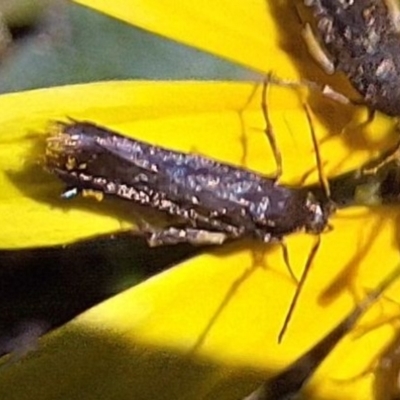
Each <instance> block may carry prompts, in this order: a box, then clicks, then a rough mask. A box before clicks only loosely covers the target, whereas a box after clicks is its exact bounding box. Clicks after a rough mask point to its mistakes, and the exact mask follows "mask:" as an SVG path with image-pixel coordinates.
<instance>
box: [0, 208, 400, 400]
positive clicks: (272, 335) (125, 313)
mask: <svg viewBox="0 0 400 400" xmlns="http://www.w3.org/2000/svg"><path fill="white" fill-rule="evenodd" d="M346 217H347V215H341V216H340V218H339V216H338V218H337V219H335V221H334V222H335V227H336V228H337V229H336V230H334V231H332V232H330V233H329V234H327V235H325V236H324V237H323V242H322V248H321V251H320V252H319V253H318V257H317V262H316V264H315V265H314V267H313V269H312V273H311V274H310V279H309V280H308V281H307V284H306V289H305V292H304V294H303V295H302V297H301V301H300V303H299V305H298V308H297V310H296V313H295V316H294V319H293V321H292V323H291V325H290V329H289V331H288V334H287V336H286V337H285V339H284V342H283V344H281V345H278V344H277V342H276V340H277V333H278V331H279V329H280V326H281V323H282V320H283V318H284V316H285V313H286V311H287V306H288V302H289V301H290V298H291V296H292V294H293V291H294V289H295V284H294V283H293V282H292V281H291V280H290V279H289V278H288V273H287V271H286V269H285V266H284V263H283V261H282V255H281V251H280V248H279V247H277V246H270V245H265V246H263V247H264V250H265V251H266V253H265V258H264V259H263V265H260V264H258V265H257V264H256V263H255V259H256V258H254V253H252V252H251V251H250V250H248V244H243V246H241V247H238V246H237V245H235V246H228V247H227V248H225V249H220V250H219V251H217V252H214V253H213V254H206V255H202V256H200V257H198V258H196V259H194V260H191V261H190V262H188V263H185V264H183V265H180V266H179V267H177V268H174V269H172V270H170V271H168V272H166V273H163V274H161V275H158V276H157V277H155V278H153V279H151V280H149V281H147V282H146V283H144V284H142V285H140V286H138V287H136V288H134V289H131V290H128V291H126V292H125V293H122V294H121V295H118V296H116V297H115V298H113V299H111V300H109V301H107V302H104V303H103V304H101V305H99V306H97V307H95V308H93V309H91V310H90V311H88V312H86V313H85V314H83V315H82V316H80V317H78V318H77V319H76V320H75V321H73V322H72V323H70V324H68V325H67V326H65V327H63V328H61V329H60V330H58V331H56V332H53V333H52V334H50V335H48V336H47V337H45V338H44V339H43V340H42V341H41V346H40V347H39V350H37V351H36V352H34V353H32V354H31V355H30V356H28V357H27V358H25V359H23V360H22V361H21V362H20V363H18V364H15V365H12V366H9V367H8V368H5V369H3V370H2V374H1V375H0V387H1V389H0V393H2V394H4V395H5V394H6V393H13V396H15V398H18V399H19V400H23V399H39V398H40V399H41V400H46V399H49V400H50V399H54V398H61V399H74V398H77V397H79V396H84V397H85V399H96V398H99V396H101V398H103V399H112V398H118V399H125V398H126V399H128V398H129V399H130V398H146V399H147V398H152V399H165V398H168V399H169V398H181V397H182V398H190V399H204V398H212V399H231V398H241V396H244V395H246V394H248V393H249V392H250V391H251V390H252V389H254V388H255V387H256V386H257V383H258V382H260V381H261V379H265V378H267V377H268V376H271V375H272V374H274V373H277V372H278V371H279V370H280V369H281V368H282V367H284V366H285V365H287V364H288V363H289V362H291V361H293V360H294V359H295V358H296V357H298V356H299V355H300V354H301V353H302V352H304V351H305V350H306V349H307V348H309V347H310V346H312V345H313V343H315V341H316V340H317V339H318V338H320V337H321V336H323V335H324V334H326V332H327V331H328V330H329V329H330V328H331V327H332V326H333V325H334V324H335V323H337V321H338V320H340V319H341V318H342V316H343V315H344V314H345V312H347V311H348V310H350V309H351V308H352V307H353V306H354V298H353V297H352V296H351V294H350V292H349V290H348V289H349V286H348V284H349V281H346V282H344V281H343V282H341V285H340V287H339V288H338V289H337V293H335V295H331V298H329V299H327V298H325V299H323V296H322V294H321V293H324V292H326V291H327V289H328V288H329V286H330V285H331V284H332V282H334V281H335V280H337V277H338V276H339V275H340V274H343V273H344V271H347V272H349V268H351V267H353V268H355V269H357V272H358V275H359V278H358V285H365V286H366V287H373V286H374V285H375V284H376V283H377V282H378V281H379V280H380V279H381V276H382V275H385V274H386V273H388V271H389V270H390V265H389V264H390V262H391V261H393V259H394V258H398V257H397V254H398V252H397V249H395V248H394V247H393V246H392V245H391V236H392V234H393V224H391V223H390V221H389V219H386V220H383V221H382V217H385V215H384V214H382V213H380V214H376V215H375V216H374V215H371V214H370V215H369V216H368V218H367V219H362V218H360V221H358V222H362V226H363V229H364V231H365V235H364V237H363V239H365V242H362V240H361V239H360V240H357V241H355V240H354V237H357V238H358V237H359V235H360V224H359V223H355V222H354V221H353V222H354V223H349V221H346ZM371 225H372V226H373V227H374V228H376V227H377V225H378V226H379V233H380V234H379V235H378V237H377V238H376V240H373V241H372V243H370V244H369V245H368V246H366V247H365V249H361V248H360V246H361V245H366V244H367V243H368V239H371V236H370V233H371V231H372V230H371ZM343 228H345V229H343ZM367 232H368V234H367ZM374 239H375V238H374ZM311 242H312V241H310V240H307V238H304V236H302V235H301V236H298V237H295V238H291V240H289V249H290V255H291V256H292V257H291V260H292V263H293V266H294V267H295V268H301V266H302V265H303V264H304V260H305V258H306V257H307V252H308V249H309V247H310V244H311ZM348 243H352V245H353V246H352V247H353V253H351V252H350V250H349V248H350V246H348ZM333 248H334V249H335V257H333V256H332V249H333ZM261 249H262V248H261V247H260V248H258V251H261ZM253 250H255V249H254V248H253ZM361 250H363V252H362V254H361V255H360V256H359V257H357V258H356V259H355V260H351V257H352V256H354V255H355V254H360V251H361ZM382 254H385V258H387V262H386V261H385V262H382V261H381V260H380V259H379V255H380V258H381V255H382ZM351 262H353V264H351ZM349 263H350V264H349ZM377 266H378V268H376V267H377ZM252 268H254V269H252ZM353 272H354V271H353ZM245 275H246V276H247V277H246V278H245V277H244V276H245ZM235 284H237V285H236V288H235V289H234V290H233V292H232V287H234V286H235ZM398 290H399V285H398V284H397V285H395V286H394V287H393V288H392V290H391V291H390V295H395V296H396V295H397V298H398V293H399V292H398ZM229 293H231V296H229V297H228V300H229V301H226V300H227V294H229ZM395 298H396V297H395ZM323 300H324V301H323ZM328 300H329V301H328ZM384 310H386V312H389V311H391V312H392V314H393V313H394V310H395V312H396V313H397V312H398V309H397V307H396V306H393V304H391V303H390V302H388V301H386V302H385V301H384V300H382V301H381V302H380V304H379V305H378V306H376V307H375V309H374V310H373V312H372V314H371V315H370V317H369V318H370V319H369V321H370V322H371V321H375V320H376V318H380V317H383V315H384ZM392 334H393V331H392V329H391V328H390V325H385V326H382V327H381V328H379V329H376V330H373V331H370V332H368V333H366V334H365V335H363V336H361V338H356V337H354V336H350V337H349V338H347V340H345V341H344V342H343V343H342V344H341V345H340V346H339V348H338V349H337V350H335V351H334V352H333V353H332V355H331V356H330V357H329V358H328V360H327V362H326V363H325V365H324V366H323V368H321V370H320V371H319V372H318V374H317V376H316V377H315V379H314V381H313V382H312V383H311V385H312V387H311V390H312V393H313V395H312V397H311V398H315V399H321V398H326V399H331V400H336V399H337V400H339V399H340V400H342V399H343V398H346V399H373V384H374V375H373V374H366V375H365V376H363V377H362V378H359V379H356V380H355V381H353V378H355V377H356V376H357V375H359V374H362V373H363V372H365V369H366V368H367V367H369V366H370V363H371V362H372V361H374V359H375V357H376V356H377V355H378V354H379V351H380V350H381V348H382V346H383V345H384V344H385V343H386V341H388V340H389V339H390V337H391V335H392ZM366 349H368V351H366ZM251 371H255V372H251ZM22 383H24V384H22Z"/></svg>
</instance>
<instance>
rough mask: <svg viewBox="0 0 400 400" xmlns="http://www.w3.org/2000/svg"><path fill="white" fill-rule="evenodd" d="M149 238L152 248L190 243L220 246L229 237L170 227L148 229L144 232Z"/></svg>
mask: <svg viewBox="0 0 400 400" xmlns="http://www.w3.org/2000/svg"><path fill="white" fill-rule="evenodd" d="M142 232H143V233H144V234H146V236H147V242H148V244H149V246H150V247H156V246H165V245H173V244H178V243H190V244H193V245H197V246H199V245H207V244H208V245H220V244H222V243H224V242H225V241H226V240H227V239H228V238H229V237H228V235H227V234H226V233H223V232H212V231H207V230H204V229H196V228H178V227H173V226H172V227H168V228H165V229H152V228H149V227H147V228H146V229H145V230H144V231H142Z"/></svg>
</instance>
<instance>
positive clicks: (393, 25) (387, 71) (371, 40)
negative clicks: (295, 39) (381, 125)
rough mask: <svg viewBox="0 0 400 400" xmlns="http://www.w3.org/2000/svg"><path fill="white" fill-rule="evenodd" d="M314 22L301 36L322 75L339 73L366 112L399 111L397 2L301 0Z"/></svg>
mask: <svg viewBox="0 0 400 400" xmlns="http://www.w3.org/2000/svg"><path fill="white" fill-rule="evenodd" d="M304 4H305V5H306V6H307V7H310V8H311V10H312V15H313V17H314V21H313V22H312V23H307V24H306V25H305V28H304V31H303V36H304V38H305V41H306V43H307V45H308V48H309V51H310V53H311V55H312V56H313V57H314V59H315V60H317V62H318V63H319V64H320V65H321V66H322V68H323V69H324V70H325V72H326V73H328V74H333V73H334V72H335V71H340V72H343V73H344V74H345V75H346V76H347V77H348V79H349V80H350V82H351V84H352V85H353V87H354V88H355V89H356V90H357V91H358V92H359V93H360V94H361V95H362V96H363V98H364V102H365V104H366V105H367V106H368V107H369V108H370V109H371V110H378V111H381V112H383V113H385V114H387V115H390V116H398V115H400V6H399V4H398V1H397V0H350V1H343V0H304Z"/></svg>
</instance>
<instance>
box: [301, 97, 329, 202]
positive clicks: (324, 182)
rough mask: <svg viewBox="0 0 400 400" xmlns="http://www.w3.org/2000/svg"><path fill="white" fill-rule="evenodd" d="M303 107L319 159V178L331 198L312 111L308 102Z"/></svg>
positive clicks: (327, 195) (316, 156)
mask: <svg viewBox="0 0 400 400" xmlns="http://www.w3.org/2000/svg"><path fill="white" fill-rule="evenodd" d="M303 108H304V111H305V113H306V116H307V121H308V125H309V126H310V133H311V139H312V142H313V147H314V151H315V159H316V161H317V169H318V180H319V183H320V185H321V187H322V188H323V190H324V192H325V196H326V198H327V199H331V188H330V186H329V181H328V179H327V178H326V176H325V174H324V171H323V162H322V159H321V153H320V151H319V146H318V140H317V136H316V134H315V130H314V125H313V123H312V119H311V113H310V110H309V108H308V107H307V105H306V104H303Z"/></svg>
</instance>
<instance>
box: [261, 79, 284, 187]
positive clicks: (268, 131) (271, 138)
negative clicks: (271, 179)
mask: <svg viewBox="0 0 400 400" xmlns="http://www.w3.org/2000/svg"><path fill="white" fill-rule="evenodd" d="M271 80H272V73H271V72H270V73H269V74H268V75H267V76H266V77H265V79H264V82H263V86H262V93H261V109H262V113H263V116H264V120H265V129H264V133H265V135H266V136H267V139H268V142H269V144H270V146H271V149H272V153H273V155H274V158H275V163H276V178H275V179H276V180H279V178H280V177H281V176H282V155H281V153H280V151H279V148H278V145H277V143H276V138H275V134H274V130H273V128H272V124H271V119H270V117H269V112H268V101H267V97H268V87H269V83H270V81H271Z"/></svg>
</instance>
